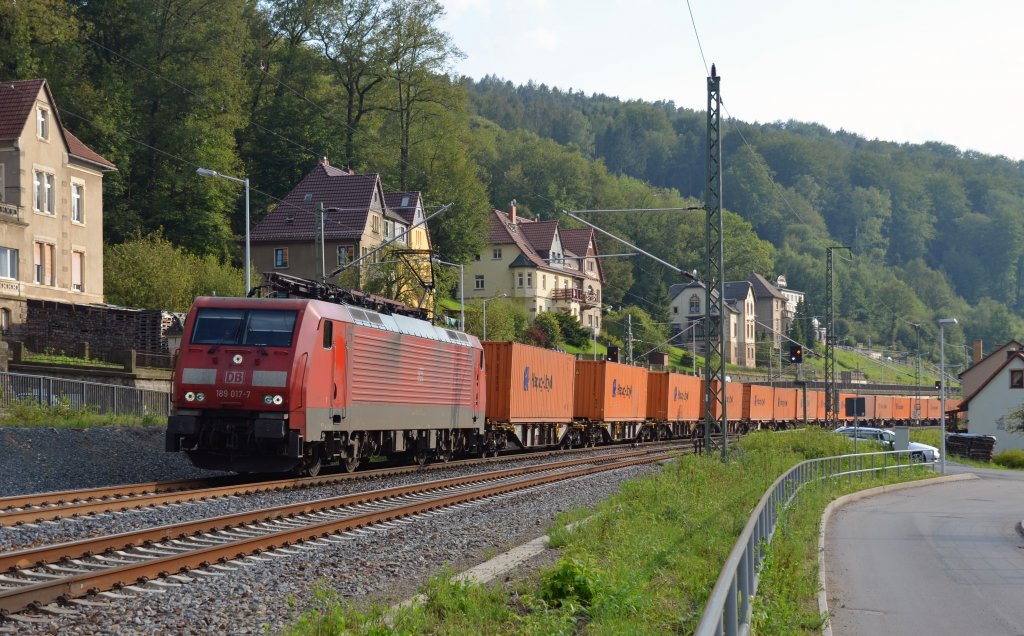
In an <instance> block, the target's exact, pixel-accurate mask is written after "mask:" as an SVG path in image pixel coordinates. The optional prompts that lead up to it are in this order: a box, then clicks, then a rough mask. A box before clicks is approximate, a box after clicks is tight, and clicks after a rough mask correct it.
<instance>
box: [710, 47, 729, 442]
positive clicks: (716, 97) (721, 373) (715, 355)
mask: <svg viewBox="0 0 1024 636" xmlns="http://www.w3.org/2000/svg"><path fill="white" fill-rule="evenodd" d="M721 79H722V78H721V77H719V76H718V74H717V73H716V72H715V65H714V64H712V65H711V77H709V78H708V156H707V159H708V161H707V189H706V191H705V196H704V208H705V223H704V246H705V254H706V255H707V260H706V262H705V271H704V299H705V300H704V365H705V366H704V380H705V382H704V387H705V388H704V449H705V452H706V453H708V454H710V453H711V448H712V445H711V434H712V432H713V430H714V429H715V428H717V429H718V430H719V431H721V433H722V456H723V457H724V456H725V455H726V453H728V451H729V436H728V432H729V418H728V414H727V413H726V408H725V405H726V399H725V347H724V343H725V320H724V319H723V318H724V316H725V306H724V305H725V274H724V269H725V265H724V263H725V251H724V248H723V246H722V145H721V125H722V116H721V113H722V94H721V92H720V82H721Z"/></svg>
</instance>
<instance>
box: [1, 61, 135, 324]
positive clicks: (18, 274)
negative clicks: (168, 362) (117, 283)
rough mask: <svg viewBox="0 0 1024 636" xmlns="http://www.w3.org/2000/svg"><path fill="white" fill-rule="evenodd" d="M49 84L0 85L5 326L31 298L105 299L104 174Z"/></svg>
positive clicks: (105, 168)
mask: <svg viewBox="0 0 1024 636" xmlns="http://www.w3.org/2000/svg"><path fill="white" fill-rule="evenodd" d="M112 170H116V167H115V166H114V164H113V163H111V162H110V161H108V160H106V159H104V158H103V157H102V156H100V155H99V154H97V153H96V152H94V151H93V150H92V149H90V148H89V147H88V146H86V145H85V144H84V143H82V141H81V140H80V139H78V137H75V136H74V135H73V134H71V132H70V131H69V130H67V129H66V128H65V127H64V122H63V121H62V119H61V117H60V113H59V111H58V110H57V104H56V102H55V101H54V99H53V95H52V93H51V92H50V87H49V85H48V84H47V83H46V80H44V79H33V80H21V81H14V82H2V83H0V329H2V330H3V331H4V332H5V333H6V332H8V331H9V330H10V329H11V327H12V326H13V325H16V324H18V323H20V322H23V320H24V315H25V306H26V301H27V299H30V298H31V299H40V300H56V301H63V302H68V303H73V304H85V303H102V302H103V175H104V173H107V172H110V171H112Z"/></svg>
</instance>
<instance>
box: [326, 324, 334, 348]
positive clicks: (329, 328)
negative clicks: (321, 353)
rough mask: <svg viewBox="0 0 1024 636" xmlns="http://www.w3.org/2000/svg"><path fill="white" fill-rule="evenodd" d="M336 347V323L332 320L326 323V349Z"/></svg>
mask: <svg viewBox="0 0 1024 636" xmlns="http://www.w3.org/2000/svg"><path fill="white" fill-rule="evenodd" d="M333 346H334V323H333V322H331V321H330V320H325V321H324V349H330V348H331V347H333Z"/></svg>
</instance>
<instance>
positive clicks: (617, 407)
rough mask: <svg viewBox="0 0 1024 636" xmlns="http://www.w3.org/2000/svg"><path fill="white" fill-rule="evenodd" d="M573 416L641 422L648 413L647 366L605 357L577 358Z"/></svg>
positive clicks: (606, 420)
mask: <svg viewBox="0 0 1024 636" xmlns="http://www.w3.org/2000/svg"><path fill="white" fill-rule="evenodd" d="M572 411H573V417H575V418H578V419H587V420H591V421H595V422H642V421H643V420H644V419H645V418H646V415H647V369H644V368H642V367H633V366H629V365H626V364H618V363H616V362H608V361H606V360H577V361H576V382H575V396H574V398H573V410H572Z"/></svg>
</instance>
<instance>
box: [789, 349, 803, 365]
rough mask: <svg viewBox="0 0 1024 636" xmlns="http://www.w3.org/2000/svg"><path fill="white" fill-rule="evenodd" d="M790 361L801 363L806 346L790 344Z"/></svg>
mask: <svg viewBox="0 0 1024 636" xmlns="http://www.w3.org/2000/svg"><path fill="white" fill-rule="evenodd" d="M789 361H790V363H792V364H800V363H801V362H803V361H804V348H803V347H801V346H800V345H789Z"/></svg>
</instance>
